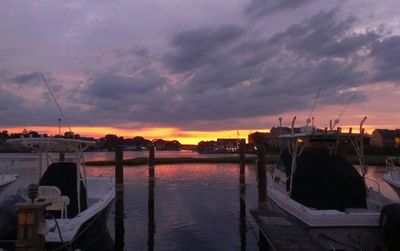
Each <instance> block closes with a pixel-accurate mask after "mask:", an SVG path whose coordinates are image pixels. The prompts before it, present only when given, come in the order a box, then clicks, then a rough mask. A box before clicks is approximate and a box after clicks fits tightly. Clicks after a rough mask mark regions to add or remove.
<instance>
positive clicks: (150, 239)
mask: <svg viewBox="0 0 400 251" xmlns="http://www.w3.org/2000/svg"><path fill="white" fill-rule="evenodd" d="M154 189H155V179H154V177H153V178H152V177H149V194H148V202H147V218H148V221H147V250H148V251H153V250H154V235H155V233H156V224H155V220H154Z"/></svg>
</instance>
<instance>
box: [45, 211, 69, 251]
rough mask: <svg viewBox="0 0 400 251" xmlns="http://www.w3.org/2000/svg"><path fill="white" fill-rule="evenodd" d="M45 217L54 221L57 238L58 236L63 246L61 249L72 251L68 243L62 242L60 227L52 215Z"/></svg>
mask: <svg viewBox="0 0 400 251" xmlns="http://www.w3.org/2000/svg"><path fill="white" fill-rule="evenodd" d="M47 216H49V217H50V218H52V219H53V220H54V222H55V223H56V227H57V231H58V236H60V241H61V243H62V244H63V245H62V246H61V247H66V248H67V249H68V250H71V251H72V249H71V248H70V247H68V245H69V243H65V242H64V240H63V238H62V235H61V230H60V226H59V225H58V222H57V219H56V218H55V217H54V215H52V214H50V213H48V214H47ZM54 250H56V249H54Z"/></svg>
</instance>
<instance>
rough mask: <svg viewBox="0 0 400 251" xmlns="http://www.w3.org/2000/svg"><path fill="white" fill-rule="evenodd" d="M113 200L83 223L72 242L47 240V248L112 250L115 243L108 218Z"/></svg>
mask: <svg viewBox="0 0 400 251" xmlns="http://www.w3.org/2000/svg"><path fill="white" fill-rule="evenodd" d="M112 204H113V200H112V201H111V202H110V203H109V204H108V205H107V206H106V207H105V208H104V209H103V210H101V211H100V212H98V213H97V214H95V215H94V216H93V217H91V218H90V219H89V220H87V221H86V222H85V223H83V224H82V226H81V227H80V228H79V231H78V232H77V234H76V235H75V236H74V238H73V241H72V243H68V247H69V249H68V248H67V247H66V246H65V245H66V243H62V242H61V241H60V242H46V249H47V250H54V249H57V250H71V249H72V250H75V249H81V250H104V251H105V250H112V249H113V243H112V239H111V237H110V233H109V232H108V229H107V220H108V216H109V214H110V210H111V205H112Z"/></svg>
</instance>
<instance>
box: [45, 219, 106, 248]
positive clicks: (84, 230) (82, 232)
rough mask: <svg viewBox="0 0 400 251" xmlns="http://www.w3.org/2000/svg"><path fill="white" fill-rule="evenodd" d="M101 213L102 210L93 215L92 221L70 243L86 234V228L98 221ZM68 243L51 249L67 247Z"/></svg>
mask: <svg viewBox="0 0 400 251" xmlns="http://www.w3.org/2000/svg"><path fill="white" fill-rule="evenodd" d="M100 213H101V212H99V213H97V215H96V216H95V217H93V219H92V220H91V221H90V223H89V224H88V225H87V226H86V227H85V228H83V229H82V231H81V232H80V233H79V234H77V235H76V236H75V237H74V238H73V239H72V240H71V241H70V243H72V242H74V241H75V240H76V239H78V238H79V237H80V236H81V235H82V234H84V233H85V232H86V230H87V229H88V228H89V227H90V226H92V224H93V223H94V222H95V221H96V219H97V217H99V215H100ZM66 245H68V244H66ZM66 245H62V246H60V247H58V248H55V249H53V250H51V251H56V250H60V249H62V248H64V247H67V246H66Z"/></svg>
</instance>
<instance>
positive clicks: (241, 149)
mask: <svg viewBox="0 0 400 251" xmlns="http://www.w3.org/2000/svg"><path fill="white" fill-rule="evenodd" d="M245 152H246V141H245V140H244V139H241V140H240V142H239V160H240V161H239V163H240V179H242V177H243V178H244V176H245V165H246V156H245ZM241 183H242V182H241Z"/></svg>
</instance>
